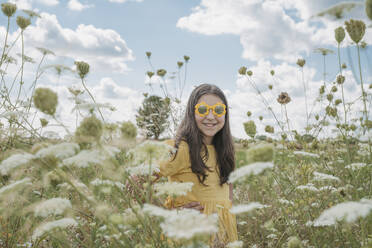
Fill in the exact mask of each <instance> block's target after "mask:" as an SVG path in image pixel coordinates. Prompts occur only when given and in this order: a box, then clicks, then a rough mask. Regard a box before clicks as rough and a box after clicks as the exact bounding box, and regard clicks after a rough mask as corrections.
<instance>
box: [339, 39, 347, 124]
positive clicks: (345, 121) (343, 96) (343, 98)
mask: <svg viewBox="0 0 372 248" xmlns="http://www.w3.org/2000/svg"><path fill="white" fill-rule="evenodd" d="M337 56H338V66H339V69H340V75H341V76H342V67H341V56H340V43H338V49H337ZM341 92H342V103H343V105H344V114H345V119H344V123H345V124H346V123H347V112H346V104H345V95H344V84H343V83H342V84H341Z"/></svg>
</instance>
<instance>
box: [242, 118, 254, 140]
mask: <svg viewBox="0 0 372 248" xmlns="http://www.w3.org/2000/svg"><path fill="white" fill-rule="evenodd" d="M243 125H244V130H245V132H246V134H247V135H248V136H249V137H251V138H253V137H254V136H255V135H256V132H257V130H256V124H255V123H254V121H247V122H244V123H243Z"/></svg>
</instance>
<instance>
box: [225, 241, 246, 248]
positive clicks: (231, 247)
mask: <svg viewBox="0 0 372 248" xmlns="http://www.w3.org/2000/svg"><path fill="white" fill-rule="evenodd" d="M226 247H227V248H242V247H243V241H239V240H237V241H234V242H230V243H228V244H227V246H226Z"/></svg>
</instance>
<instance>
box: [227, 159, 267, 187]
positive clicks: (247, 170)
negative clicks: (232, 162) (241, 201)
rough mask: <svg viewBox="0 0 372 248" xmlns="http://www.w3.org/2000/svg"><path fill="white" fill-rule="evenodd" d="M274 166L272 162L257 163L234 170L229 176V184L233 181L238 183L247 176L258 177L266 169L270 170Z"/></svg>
mask: <svg viewBox="0 0 372 248" xmlns="http://www.w3.org/2000/svg"><path fill="white" fill-rule="evenodd" d="M272 167H274V164H273V163H272V162H257V163H253V164H250V165H246V166H243V167H240V168H238V169H237V170H234V171H233V172H232V173H231V174H230V176H229V183H233V182H235V181H239V180H241V179H243V178H244V177H247V176H249V175H252V174H253V175H258V174H260V173H261V172H262V171H264V170H265V169H266V168H272Z"/></svg>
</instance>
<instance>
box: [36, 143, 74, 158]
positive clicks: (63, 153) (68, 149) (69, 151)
mask: <svg viewBox="0 0 372 248" xmlns="http://www.w3.org/2000/svg"><path fill="white" fill-rule="evenodd" d="M79 150H80V147H79V145H78V144H75V143H60V144H57V145H51V146H49V147H46V148H43V149H40V150H39V151H38V152H37V153H36V156H37V157H41V158H43V157H46V156H55V157H56V158H59V159H65V158H68V157H71V156H74V155H75V154H76V153H77V152H78V151H79Z"/></svg>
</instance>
